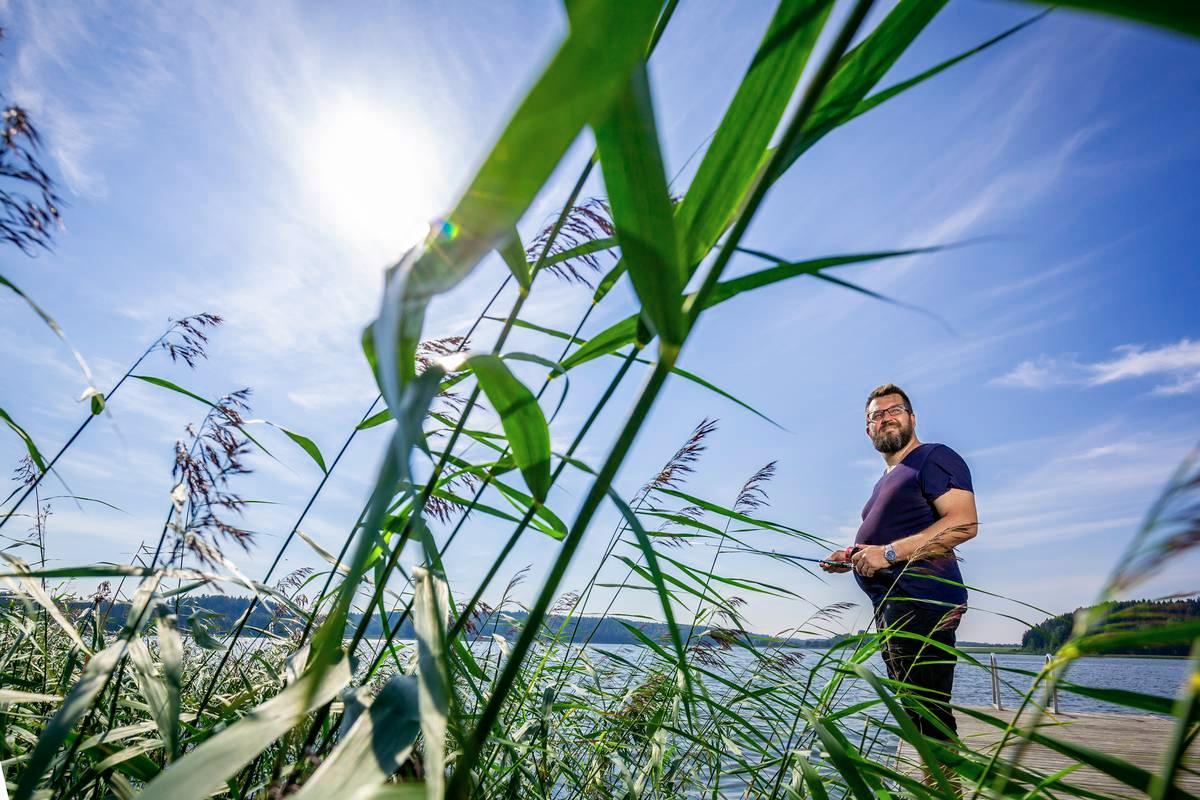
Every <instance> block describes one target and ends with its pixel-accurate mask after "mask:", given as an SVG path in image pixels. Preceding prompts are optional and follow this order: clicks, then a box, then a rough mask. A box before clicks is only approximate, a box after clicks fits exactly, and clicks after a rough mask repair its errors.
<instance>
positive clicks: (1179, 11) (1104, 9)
mask: <svg viewBox="0 0 1200 800" xmlns="http://www.w3.org/2000/svg"><path fill="white" fill-rule="evenodd" d="M1054 5H1055V6H1063V7H1066V8H1075V9H1079V10H1080V11H1093V12H1096V13H1098V14H1105V15H1108V16H1113V17H1124V18H1125V19H1131V20H1134V21H1136V22H1145V23H1148V24H1150V25H1157V26H1158V27H1160V28H1166V29H1168V30H1173V31H1178V32H1179V33H1185V34H1187V35H1188V36H1200V5H1197V4H1196V3H1195V2H1193V1H1192V0H1061V1H1058V0H1056V2H1055V3H1054Z"/></svg>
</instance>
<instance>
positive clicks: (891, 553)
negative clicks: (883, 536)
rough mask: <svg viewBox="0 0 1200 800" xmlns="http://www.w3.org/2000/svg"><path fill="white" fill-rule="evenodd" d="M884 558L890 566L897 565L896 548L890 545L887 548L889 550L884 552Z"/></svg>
mask: <svg viewBox="0 0 1200 800" xmlns="http://www.w3.org/2000/svg"><path fill="white" fill-rule="evenodd" d="M883 557H884V558H886V559H887V562H888V563H889V564H895V563H896V548H895V547H893V546H892V545H890V544H889V545H888V546H887V549H886V550H884V551H883Z"/></svg>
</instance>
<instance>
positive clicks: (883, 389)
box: [865, 383, 912, 411]
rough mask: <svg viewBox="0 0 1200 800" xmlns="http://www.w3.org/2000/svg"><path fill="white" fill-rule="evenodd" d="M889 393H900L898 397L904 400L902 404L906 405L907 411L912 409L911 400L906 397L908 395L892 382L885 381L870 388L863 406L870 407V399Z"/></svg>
mask: <svg viewBox="0 0 1200 800" xmlns="http://www.w3.org/2000/svg"><path fill="white" fill-rule="evenodd" d="M889 394H898V395H900V399H901V400H903V401H904V405H906V406H908V410H909V411H912V402H911V401H910V400H909V399H908V395H907V394H905V393H904V390H903V389H901V388H900V387H899V386H897V385H896V384H894V383H885V384H884V385H883V386H876V387H875V388H874V389H872V390H871V393H870V394H869V395H867V404H866V406H865V408H870V407H871V401H872V400H875V399H876V398H879V397H886V396H887V395H889Z"/></svg>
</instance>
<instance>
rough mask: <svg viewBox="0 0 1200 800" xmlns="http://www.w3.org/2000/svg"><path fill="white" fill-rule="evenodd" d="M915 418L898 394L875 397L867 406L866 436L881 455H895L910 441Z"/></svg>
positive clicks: (914, 426)
mask: <svg viewBox="0 0 1200 800" xmlns="http://www.w3.org/2000/svg"><path fill="white" fill-rule="evenodd" d="M915 430H916V425H915V417H914V416H913V414H912V412H911V411H909V410H908V408H907V407H906V406H905V405H904V398H902V397H901V396H900V395H898V394H885V395H884V396H883V397H876V398H875V399H874V400H872V401H871V404H870V405H868V406H867V436H870V437H871V443H872V444H874V445H875V449H876V450H878V451H879V452H881V453H896V452H899V451H901V450H903V449H904V448H905V447H906V446H907V445H908V443H909V442H911V441H912V438H913V433H914V432H915Z"/></svg>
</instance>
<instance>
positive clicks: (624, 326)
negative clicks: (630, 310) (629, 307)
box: [562, 315, 638, 370]
mask: <svg viewBox="0 0 1200 800" xmlns="http://www.w3.org/2000/svg"><path fill="white" fill-rule="evenodd" d="M637 332H638V330H637V315H634V316H632V317H626V318H625V319H623V320H621V321H620V322H617V323H615V324H613V325H610V326H609V327H607V328H605V329H604V330H603V331H601V332H600V333H598V334H596V335H595V336H593V337H591V338H590V339H588V340H587V344H585V345H584V346H583V347H580V348H579V349H578V350H576V351H575V352H574V353H571V354H570V355H569V356H567V357H566V358H564V359H563V360H562V366H563V369H568V370H569V369H574V368H575V367H577V366H579V365H580V364H584V363H586V362H588V361H591V360H592V359H594V358H599V357H600V356H604V355H608V354H609V353H615V352H617V351H618V350H620V349H621V348H622V347H625V346H626V345H629V344H633V343H634V342H636V341H637Z"/></svg>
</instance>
